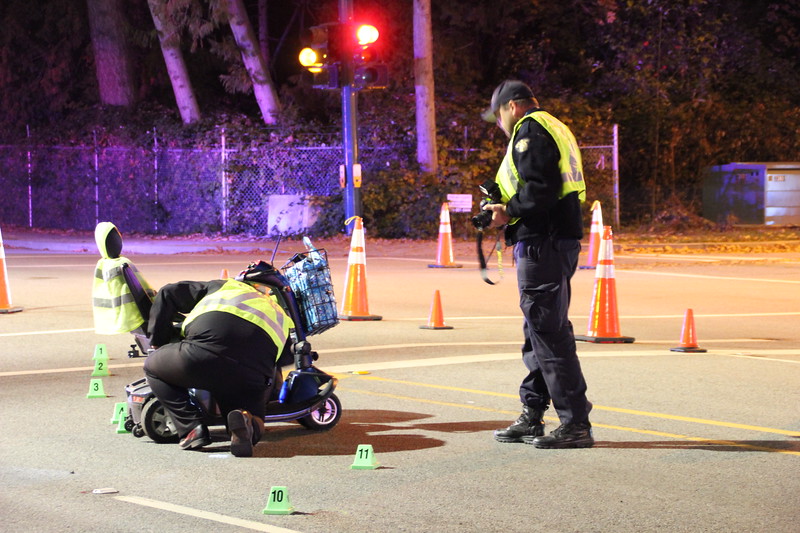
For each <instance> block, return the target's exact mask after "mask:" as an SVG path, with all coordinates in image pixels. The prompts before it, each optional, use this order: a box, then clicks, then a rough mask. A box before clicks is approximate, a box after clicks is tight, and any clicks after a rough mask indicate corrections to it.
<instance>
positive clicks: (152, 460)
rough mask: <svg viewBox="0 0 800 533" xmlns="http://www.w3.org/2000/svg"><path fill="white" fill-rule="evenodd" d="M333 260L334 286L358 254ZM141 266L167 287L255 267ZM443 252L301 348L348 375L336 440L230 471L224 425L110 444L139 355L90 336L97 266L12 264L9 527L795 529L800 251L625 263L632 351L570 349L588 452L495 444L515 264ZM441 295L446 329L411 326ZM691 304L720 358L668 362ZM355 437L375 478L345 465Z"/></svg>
mask: <svg viewBox="0 0 800 533" xmlns="http://www.w3.org/2000/svg"><path fill="white" fill-rule="evenodd" d="M329 254H330V258H331V268H332V272H333V278H334V282H335V284H336V289H337V290H339V291H341V288H342V285H343V282H344V278H345V276H346V272H347V249H346V247H344V248H342V249H331V250H329ZM128 255H129V257H130V258H131V259H132V260H133V261H134V262H135V263H136V264H137V265H138V266H139V268H140V269H141V270H142V271H143V273H144V275H145V276H146V277H147V278H148V280H149V281H150V282H151V284H152V285H153V286H155V287H159V286H161V285H163V284H165V283H168V282H171V281H178V280H181V279H196V280H205V279H211V278H215V277H218V276H219V274H220V272H221V270H222V269H223V268H224V269H228V270H229V271H230V272H231V273H235V272H238V271H239V270H240V269H241V268H242V266H244V264H246V263H247V262H248V260H250V259H251V258H252V257H251V256H249V255H247V254H238V255H223V254H202V255H186V254H184V255H130V254H128ZM434 258H435V250H429V251H424V250H423V251H422V252H420V250H419V249H414V248H413V247H409V248H408V249H406V248H404V245H403V244H398V245H396V246H391V247H386V248H384V249H381V250H375V251H374V252H373V253H371V250H370V248H369V246H368V248H367V291H368V301H369V307H370V309H369V310H370V312H371V313H373V314H376V315H382V316H383V319H382V320H380V321H372V322H342V323H341V324H339V325H338V326H337V327H335V328H333V329H331V330H329V331H327V332H325V333H323V334H322V335H319V336H314V337H311V338H310V340H311V341H312V343H313V345H314V348H315V349H316V350H317V351H318V352H319V354H320V360H319V361H318V366H319V367H320V368H323V369H325V370H327V371H329V372H332V373H335V374H336V375H337V376H338V378H339V385H338V388H337V394H338V396H339V397H340V399H341V401H342V404H343V415H342V418H341V421H340V422H339V424H338V425H337V426H336V427H335V428H334V429H332V430H331V431H329V432H324V433H314V432H310V431H308V430H305V429H303V428H301V427H300V426H299V425H297V424H280V425H278V424H275V425H272V426H269V427H268V430H267V433H266V434H265V436H264V438H263V440H262V441H261V442H260V443H259V444H258V446H257V447H256V448H255V455H256V456H255V457H253V458H235V457H233V456H232V455H231V454H230V453H229V448H228V441H227V439H226V438H225V434H224V429H223V428H215V429H214V431H213V435H214V443H213V445H212V446H210V447H208V448H206V449H204V450H203V451H201V452H186V451H181V450H180V449H178V447H177V446H176V445H161V444H156V443H154V442H152V441H150V440H148V439H147V438H146V437H145V438H142V439H136V438H134V437H133V436H132V435H130V434H117V433H116V426H115V425H112V424H111V423H110V419H111V417H112V415H113V410H114V405H115V403H116V402H120V401H124V390H123V388H124V386H125V385H126V384H127V383H129V382H131V381H134V380H135V379H138V378H139V377H141V375H142V370H141V365H142V360H141V359H128V358H127V357H126V353H127V350H128V348H129V345H130V344H131V337H130V336H128V335H117V336H99V335H96V334H95V333H94V331H93V329H92V317H91V306H90V293H91V280H92V274H93V268H94V264H95V261H96V257H95V256H93V255H92V254H75V255H59V254H52V253H50V254H44V253H36V252H27V251H19V250H18V251H11V252H10V253H7V260H6V263H7V269H8V276H9V285H10V290H11V292H12V295H13V301H14V304H15V305H20V306H22V307H23V308H24V310H23V311H22V312H20V313H15V314H5V315H0V428H1V431H0V486H2V489H1V490H0V513H1V514H2V519H1V520H2V522H0V523H1V524H2V525H1V526H0V529H2V530H3V531H8V532H12V531H14V532H26V533H28V532H33V531H86V532H95V531H120V532H128V531H130V532H148V531H153V532H158V533H169V532H178V531H181V532H182V531H215V532H228V531H231V532H232V531H248V530H254V531H272V532H279V531H301V532H325V533H329V532H370V533H372V532H487V531H503V532H530V531H540V530H541V531H549V532H592V531H598V532H642V531H669V532H681V531H686V532H698V531H703V532H729V531H743V532H748V531H759V532H761V531H770V532H793V533H794V532H796V531H798V522H799V521H800V509H798V494H800V386H799V384H800V327H798V325H799V324H800V276H798V272H800V256H798V254H789V253H787V254H769V255H766V254H765V255H753V254H749V255H741V256H736V255H704V254H692V255H674V256H668V255H659V256H655V255H651V256H647V255H618V256H617V257H616V258H615V266H616V274H615V280H616V292H617V301H618V314H619V319H620V324H621V333H622V335H625V336H631V337H634V338H635V339H636V341H635V342H634V343H632V344H592V343H579V346H578V348H579V354H580V357H581V361H582V365H583V369H584V372H585V374H586V378H587V382H588V385H589V398H590V399H591V400H592V402H593V403H594V411H593V412H592V417H591V420H592V423H593V426H594V434H595V439H596V440H597V444H596V446H595V447H594V448H592V449H583V450H537V449H535V448H533V447H532V446H529V445H524V444H501V443H497V442H495V441H494V440H493V438H492V431H493V430H494V429H496V428H499V427H505V426H506V425H508V424H509V423H510V422H511V421H512V420H514V419H515V418H516V417H517V415H518V414H519V407H520V406H519V400H518V398H517V393H516V392H517V387H518V384H519V381H520V379H521V378H522V376H523V373H524V369H523V366H522V363H521V361H520V356H519V345H520V343H521V317H520V314H519V310H518V307H517V299H518V297H517V291H516V284H515V276H514V272H513V267H512V266H511V264H510V258H509V256H508V255H506V256H505V270H504V272H503V275H504V278H503V280H502V281H501V282H500V283H499V284H498V285H495V286H489V285H487V284H485V283H483V282H482V281H481V279H480V277H479V275H478V272H477V270H476V263H475V261H474V260H473V259H472V258H471V257H470V256H469V255H467V254H463V255H461V256H460V257H457V260H458V262H459V263H460V264H463V265H464V266H463V268H458V269H434V268H428V264H430V263H431V262H433V259H434ZM267 259H268V258H267ZM281 261H282V260H281ZM492 275H493V276H495V277H498V275H499V273H498V272H497V271H494V272H493V273H492ZM594 285H595V280H594V271H592V270H580V271H578V272H577V273H576V275H575V278H574V281H573V301H572V309H571V316H572V321H573V323H574V325H575V330H576V333H578V334H582V333H585V332H586V329H587V321H588V318H589V312H590V303H591V298H592V290H593V287H594ZM435 290H439V291H440V294H441V301H442V311H443V315H444V319H445V322H446V323H447V324H448V325H450V326H453V329H449V330H428V329H420V327H419V326H421V325H424V324H426V323H427V321H428V318H429V312H430V310H431V307H432V302H433V293H434V291H435ZM687 309H692V310H693V313H694V321H695V326H696V332H697V340H698V344H699V345H700V346H701V347H702V348H705V349H707V352H706V353H699V354H687V353H679V352H673V351H671V350H670V348H673V347H676V346H678V345H679V343H680V341H681V330H682V326H683V320H684V314H685V312H686V310H687ZM99 343H103V344H105V345H106V346H107V349H108V353H109V354H110V357H111V359H110V368H111V373H112V375H111V376H108V377H103V378H102V380H103V385H104V392H105V393H106V394H107V396H106V397H104V398H91V399H90V398H87V397H86V396H87V393H88V391H89V383H90V379H91V373H92V370H93V360H92V357H93V354H94V349H95V346H96V345H97V344H99ZM547 414H548V415H549V417H548V418H547V419H546V422H547V426H548V429H547V430H548V431H550V430H552V429H555V427H557V425H558V423H557V420H556V418H555V414H554V412H553V411H552V410H550V411H548V412H547ZM360 445H371V446H372V447H373V450H374V456H375V459H376V460H377V462H378V463H379V465H380V467H379V468H376V469H372V470H354V469H351V468H350V466H351V464H352V463H353V462H354V460H355V456H356V451H357V449H358V447H359V446H360ZM273 487H285V492H286V496H287V497H288V499H289V501H290V502H291V506H292V507H293V513H292V514H289V515H266V514H263V512H262V510H264V509H265V507H266V506H267V503H268V497H269V493H270V491H271V489H272V488H273ZM95 489H111V490H108V491H100V492H105V493H95V492H94V491H95Z"/></svg>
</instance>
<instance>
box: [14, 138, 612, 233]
mask: <svg viewBox="0 0 800 533" xmlns="http://www.w3.org/2000/svg"><path fill="white" fill-rule="evenodd" d="M153 141H154V142H152V143H151V146H150V147H148V148H142V147H134V148H126V147H118V146H102V147H101V146H96V145H95V146H81V147H63V146H33V145H29V146H25V145H13V146H0V188H2V191H3V201H2V202H0V223H2V224H12V225H17V226H27V227H32V228H48V229H69V230H93V229H94V227H95V226H96V225H97V223H98V222H100V221H104V220H110V221H113V222H114V223H115V224H117V225H118V226H119V227H121V228H125V231H126V232H137V233H159V234H165V235H179V234H192V233H206V234H208V233H228V234H250V235H269V234H271V233H273V232H274V231H275V227H276V220H277V216H276V215H277V213H276V212H273V213H270V204H271V203H272V204H273V205H277V204H275V203H274V202H273V200H275V198H276V197H284V198H286V197H297V198H299V199H300V204H303V203H304V202H305V200H304V199H308V198H310V197H320V196H322V197H326V196H332V195H335V194H337V193H339V192H340V191H341V186H340V183H339V166H340V164H341V162H342V161H343V159H344V157H343V150H342V147H341V146H338V147H331V146H297V145H296V144H291V145H290V144H274V143H271V144H265V145H262V146H257V147H247V148H227V147H226V143H225V142H224V141H225V139H224V137H223V138H221V142H220V143H219V145H218V146H213V147H209V148H206V149H202V150H201V149H183V148H172V147H167V146H165V143H163V142H161V143H159V142H158V139H157V138H154V140H153ZM400 151H401V152H402V151H403V150H400ZM360 152H361V154H360V159H361V161H362V166H363V172H364V175H365V176H369V175H370V174H371V173H373V172H377V171H378V170H380V169H385V168H386V167H387V164H388V163H389V161H388V158H390V157H391V155H392V154H394V153H397V152H398V147H367V148H362V149H361V151H360ZM614 153H615V150H614V146H613V145H608V146H587V147H582V154H583V159H584V172H585V175H586V181H587V184H588V190H589V194H588V200H589V201H590V202H592V201H594V200H599V201H600V202H601V203H602V204H603V206H604V208H605V206H608V208H612V207H613V206H615V198H616V197H615V192H614V191H615V182H616V175H617V172H616V167H615V162H614ZM498 162H499V161H498ZM450 192H453V193H468V194H476V195H477V192H476V191H472V190H467V191H461V190H453V191H450ZM282 205H283V207H282V209H286V207H285V205H286V204H285V203H284V204H282ZM291 205H294V204H291ZM610 212H611V213H613V211H610ZM271 215H272V216H271ZM606 218H607V220H608V222H609V223H610V222H612V221H613V220H614V218H612V217H610V216H609V215H606Z"/></svg>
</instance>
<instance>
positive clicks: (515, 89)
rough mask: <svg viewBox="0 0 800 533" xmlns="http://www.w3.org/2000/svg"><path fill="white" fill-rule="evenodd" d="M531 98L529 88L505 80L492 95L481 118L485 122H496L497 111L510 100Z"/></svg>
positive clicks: (516, 82) (531, 92)
mask: <svg viewBox="0 0 800 533" xmlns="http://www.w3.org/2000/svg"><path fill="white" fill-rule="evenodd" d="M528 98H533V91H532V90H531V88H530V87H528V86H527V85H525V84H524V83H522V82H521V81H517V80H506V81H504V82H503V83H501V84H500V85H498V86H497V88H496V89H495V90H494V93H492V103H491V105H490V106H489V109H487V110H486V111H484V112H483V114H481V118H483V120H485V121H486V122H497V110H498V109H500V106H502V105H505V104H507V103H508V102H510V101H511V100H526V99H528Z"/></svg>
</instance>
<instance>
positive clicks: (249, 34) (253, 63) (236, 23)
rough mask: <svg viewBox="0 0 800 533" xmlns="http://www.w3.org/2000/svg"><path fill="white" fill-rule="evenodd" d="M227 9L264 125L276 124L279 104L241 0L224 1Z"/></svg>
mask: <svg viewBox="0 0 800 533" xmlns="http://www.w3.org/2000/svg"><path fill="white" fill-rule="evenodd" d="M225 3H226V5H227V7H228V15H229V18H230V20H229V23H230V26H231V31H232V32H233V38H234V39H236V45H237V46H238V47H239V50H240V51H241V53H242V61H243V62H244V66H245V68H246V69H247V74H248V75H249V76H250V81H252V82H253V93H254V94H255V97H256V102H257V103H258V108H259V109H260V110H261V116H262V117H264V122H265V123H266V124H275V122H277V117H278V112H279V111H280V104H279V103H278V94H277V93H276V92H275V86H274V85H273V84H272V79H271V78H270V75H269V72H268V71H267V68H266V66H265V64H264V59H263V58H262V57H261V54H260V53H259V51H258V41H257V40H256V35H255V32H254V31H253V26H251V25H250V19H248V18H247V10H246V9H245V7H244V2H243V0H226V2H225Z"/></svg>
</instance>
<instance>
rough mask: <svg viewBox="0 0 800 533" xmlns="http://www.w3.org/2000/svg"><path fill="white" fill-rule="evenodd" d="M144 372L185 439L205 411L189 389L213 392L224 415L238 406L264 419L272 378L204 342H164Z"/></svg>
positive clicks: (149, 359)
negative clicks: (192, 399)
mask: <svg viewBox="0 0 800 533" xmlns="http://www.w3.org/2000/svg"><path fill="white" fill-rule="evenodd" d="M144 373H145V375H146V376H147V382H148V383H149V384H150V388H151V389H152V390H153V393H154V394H155V395H156V398H158V400H159V401H160V402H161V404H162V405H163V406H164V408H165V409H166V411H167V412H168V413H169V415H170V416H171V417H172V420H173V421H174V422H175V426H176V428H177V431H178V435H180V437H181V438H183V437H185V436H186V435H187V434H188V433H189V432H190V431H191V430H192V429H193V428H194V427H195V426H197V425H198V424H199V423H200V422H201V420H202V413H201V412H200V411H199V410H198V409H197V407H195V406H194V404H192V403H191V401H190V400H189V392H188V390H187V389H189V388H196V389H203V390H207V391H209V392H210V393H211V394H212V395H213V396H214V398H215V399H216V400H217V403H218V404H219V407H220V410H221V411H222V414H223V416H226V417H227V414H228V412H230V411H232V410H234V409H245V410H247V411H249V412H250V413H251V414H253V415H255V416H257V417H262V418H263V416H264V414H265V409H266V400H267V394H268V386H267V382H268V378H267V377H266V376H258V375H254V373H253V371H252V370H248V369H247V367H246V366H245V365H244V364H242V363H241V362H238V361H235V360H233V359H228V358H224V357H220V356H218V355H216V354H213V353H211V352H209V351H207V350H205V349H204V348H203V347H202V346H201V345H198V344H195V343H191V342H186V341H181V342H175V343H171V344H167V345H164V346H162V347H160V348H159V349H158V350H156V351H154V352H153V353H151V354H150V355H148V356H147V359H146V360H145V363H144ZM270 378H271V376H270Z"/></svg>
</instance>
